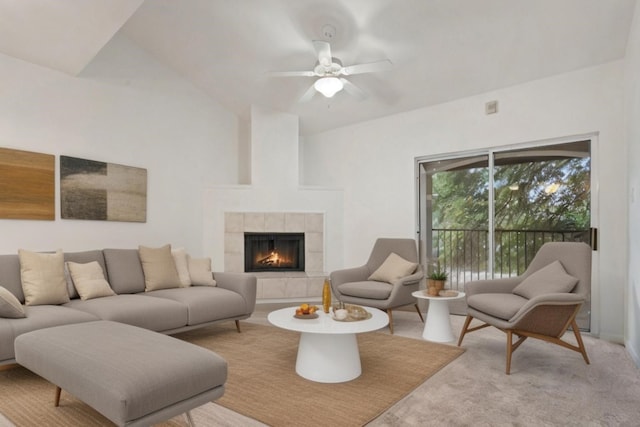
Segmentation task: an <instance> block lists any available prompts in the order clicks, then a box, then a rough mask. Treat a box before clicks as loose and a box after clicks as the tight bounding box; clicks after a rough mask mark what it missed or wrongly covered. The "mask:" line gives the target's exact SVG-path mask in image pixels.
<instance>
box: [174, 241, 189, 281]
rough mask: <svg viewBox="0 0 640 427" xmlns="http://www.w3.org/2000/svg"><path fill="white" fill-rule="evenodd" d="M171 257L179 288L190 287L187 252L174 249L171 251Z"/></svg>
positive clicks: (181, 249) (182, 249)
mask: <svg viewBox="0 0 640 427" xmlns="http://www.w3.org/2000/svg"><path fill="white" fill-rule="evenodd" d="M171 255H172V256H173V262H174V263H175V264H176V270H178V277H179V278H180V287H181V288H186V287H188V286H191V276H190V275H189V261H187V251H186V250H185V249H184V248H175V249H171Z"/></svg>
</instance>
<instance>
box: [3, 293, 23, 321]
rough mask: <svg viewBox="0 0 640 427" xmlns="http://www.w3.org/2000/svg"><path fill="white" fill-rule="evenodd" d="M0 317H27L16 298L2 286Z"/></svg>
mask: <svg viewBox="0 0 640 427" xmlns="http://www.w3.org/2000/svg"><path fill="white" fill-rule="evenodd" d="M0 317H4V318H7V319H19V318H21V317H27V316H26V315H25V314H24V307H22V304H20V301H18V298H16V296H15V295H13V294H12V293H11V292H9V290H8V289H5V288H3V287H2V286H0Z"/></svg>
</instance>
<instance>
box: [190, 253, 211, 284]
mask: <svg viewBox="0 0 640 427" xmlns="http://www.w3.org/2000/svg"><path fill="white" fill-rule="evenodd" d="M188 260H189V276H191V284H192V285H195V286H216V281H215V280H213V273H212V272H211V258H191V257H190V256H189V257H188Z"/></svg>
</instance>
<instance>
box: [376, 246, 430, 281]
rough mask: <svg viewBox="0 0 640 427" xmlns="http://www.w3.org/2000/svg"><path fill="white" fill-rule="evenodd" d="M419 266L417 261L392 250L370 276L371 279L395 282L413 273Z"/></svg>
mask: <svg viewBox="0 0 640 427" xmlns="http://www.w3.org/2000/svg"><path fill="white" fill-rule="evenodd" d="M417 267H418V264H417V263H415V262H410V261H407V260H406V259H404V258H402V257H401V256H400V255H398V254H396V253H394V252H391V253H390V254H389V256H388V257H387V259H386V260H385V261H384V262H383V263H382V265H381V266H380V267H378V268H377V269H376V271H374V272H373V274H371V276H369V280H375V281H377V282H387V283H393V282H395V281H396V280H398V279H401V278H403V277H406V276H409V275H411V274H413V272H414V271H416V268H417Z"/></svg>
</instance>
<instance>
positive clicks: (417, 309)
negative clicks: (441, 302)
mask: <svg viewBox="0 0 640 427" xmlns="http://www.w3.org/2000/svg"><path fill="white" fill-rule="evenodd" d="M413 306H414V307H415V308H416V311H417V312H418V316H420V320H422V323H424V317H422V313H420V307H418V304H414V305H413Z"/></svg>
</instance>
